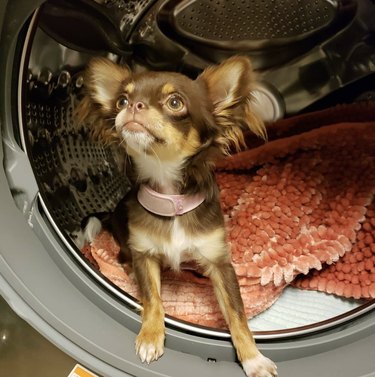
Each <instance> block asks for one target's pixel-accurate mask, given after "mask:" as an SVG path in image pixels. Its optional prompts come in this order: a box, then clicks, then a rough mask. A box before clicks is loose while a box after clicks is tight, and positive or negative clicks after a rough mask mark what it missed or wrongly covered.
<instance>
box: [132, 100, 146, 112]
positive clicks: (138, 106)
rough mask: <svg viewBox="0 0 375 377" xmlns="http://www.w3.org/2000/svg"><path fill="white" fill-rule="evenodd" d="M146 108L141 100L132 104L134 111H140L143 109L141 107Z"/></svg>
mask: <svg viewBox="0 0 375 377" xmlns="http://www.w3.org/2000/svg"><path fill="white" fill-rule="evenodd" d="M145 108H146V105H145V104H144V103H143V102H140V101H139V102H136V103H135V104H134V110H135V111H141V110H143V109H145Z"/></svg>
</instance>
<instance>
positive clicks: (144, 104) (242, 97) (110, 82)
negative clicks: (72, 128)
mask: <svg viewBox="0 0 375 377" xmlns="http://www.w3.org/2000/svg"><path fill="white" fill-rule="evenodd" d="M253 82H254V79H253V72H252V69H251V64H250V61H249V59H247V58H246V57H241V56H238V57H233V58H230V59H228V60H226V61H225V62H223V63H222V64H220V65H218V66H213V67H209V68H207V69H206V70H205V71H203V73H202V74H201V75H200V76H198V78H197V79H196V80H191V79H190V78H188V77H186V76H184V75H182V74H179V73H172V72H142V73H132V72H131V70H130V69H129V68H127V67H125V66H119V65H117V64H115V63H113V62H111V61H110V60H108V59H104V58H94V59H93V60H91V62H90V63H89V66H88V69H87V71H86V80H85V85H86V96H85V98H84V100H83V101H82V104H81V106H80V107H79V109H78V116H79V118H80V120H81V121H84V120H86V118H90V117H91V118H92V119H93V118H96V119H104V120H105V121H102V122H98V123H99V124H100V125H99V126H98V125H94V127H97V128H96V129H95V130H94V133H96V134H99V135H101V136H102V138H104V139H105V140H106V141H111V140H114V139H115V140H117V141H118V142H119V143H120V144H121V145H123V146H124V147H125V148H126V150H127V152H128V153H129V155H131V156H136V155H137V154H139V153H141V154H145V153H146V154H150V155H155V157H157V158H158V159H160V160H163V159H164V158H166V159H169V158H171V157H173V156H175V157H177V156H179V157H180V158H181V159H186V158H189V157H191V156H193V155H195V154H197V153H199V151H200V150H203V149H204V150H206V151H207V150H210V151H212V152H213V153H212V154H215V152H217V151H219V152H221V153H223V154H226V153H228V151H229V150H230V149H233V148H235V149H239V148H240V146H241V145H242V144H244V140H243V134H242V130H244V129H250V130H251V131H253V132H254V133H255V134H257V135H259V136H261V137H264V136H265V129H264V126H263V123H262V122H261V120H260V119H258V118H257V116H256V115H255V114H254V113H253V112H252V110H251V89H252V84H253ZM94 114H96V115H94ZM216 154H217V153H216Z"/></svg>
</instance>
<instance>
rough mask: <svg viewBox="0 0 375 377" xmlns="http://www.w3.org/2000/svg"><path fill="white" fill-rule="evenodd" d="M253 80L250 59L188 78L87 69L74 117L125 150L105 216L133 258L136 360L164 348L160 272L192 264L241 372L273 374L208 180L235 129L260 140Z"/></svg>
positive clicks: (96, 65)
mask: <svg viewBox="0 0 375 377" xmlns="http://www.w3.org/2000/svg"><path fill="white" fill-rule="evenodd" d="M254 82H255V81H254V74H253V72H252V67H251V63H250V61H249V59H248V58H246V57H242V56H236V57H232V58H230V59H228V60H226V61H224V62H223V63H221V64H220V65H217V66H212V67H208V68H206V69H205V70H204V71H203V72H202V73H201V74H200V75H199V76H198V77H197V78H196V79H195V80H192V79H190V78H188V77H187V76H185V75H182V74H180V73H172V72H151V71H148V72H141V73H133V72H132V71H131V70H130V69H129V68H128V67H126V66H120V65H117V64H115V63H113V62H112V61H110V60H108V59H105V58H94V59H93V60H91V61H90V63H89V65H88V67H87V70H86V72H85V94H84V97H83V98H82V100H81V102H80V104H79V106H78V109H77V115H78V121H79V123H85V124H90V127H91V129H92V133H93V134H94V135H95V136H97V137H99V139H102V140H104V141H105V142H107V143H116V144H117V145H118V146H120V147H121V148H123V149H124V151H125V152H126V155H127V156H128V160H129V165H131V169H132V171H131V173H129V172H127V174H128V175H130V176H131V181H132V184H133V188H132V190H131V191H130V193H129V194H128V195H127V196H126V197H125V199H124V200H123V201H122V202H121V203H120V204H119V206H118V207H117V209H116V210H115V212H114V213H113V219H112V220H111V221H112V223H113V224H115V225H114V226H112V228H111V229H112V231H114V233H115V234H114V236H115V238H116V239H117V240H119V243H120V246H121V249H122V251H123V252H124V253H125V254H127V255H128V256H130V257H131V261H132V269H133V272H134V275H135V277H136V280H137V282H138V285H139V289H140V294H141V303H142V307H143V309H142V325H141V329H140V332H139V334H138V336H137V338H136V344H135V348H136V352H137V354H138V355H139V357H140V359H141V360H142V362H147V363H150V362H151V361H153V360H157V359H158V358H159V357H160V356H161V355H162V354H163V352H164V339H165V325H164V309H163V303H162V301H161V298H160V285H161V283H160V275H161V271H162V268H164V267H170V268H172V269H174V270H178V269H179V268H180V266H181V263H183V262H187V261H193V262H194V263H195V264H197V265H198V266H199V268H200V271H202V273H203V275H204V276H206V277H208V278H209V279H211V281H212V284H213V287H214V291H215V294H216V297H217V299H218V302H219V304H220V308H221V310H222V313H223V316H224V318H225V320H226V323H227V325H228V328H229V330H230V333H231V338H232V342H233V345H234V347H235V349H236V352H237V356H238V359H239V361H240V362H241V364H242V367H243V369H244V371H245V373H246V375H247V376H248V377H271V376H276V375H277V372H276V366H275V364H274V363H273V362H272V361H271V360H269V359H268V358H266V357H264V356H263V355H262V354H261V353H260V352H259V350H258V349H257V347H256V344H255V341H254V339H253V336H252V334H251V331H250V329H249V327H248V321H247V318H246V315H245V311H244V306H243V302H242V299H241V295H240V290H239V285H238V282H237V278H236V274H235V272H234V269H233V266H232V264H231V260H230V255H229V252H228V245H227V242H226V234H225V226H224V218H223V214H222V212H221V207H220V200H219V190H218V186H217V184H216V180H215V174H214V166H215V161H216V159H217V158H219V157H220V156H223V155H228V154H229V153H230V151H233V150H240V148H241V147H242V146H244V136H243V132H242V130H245V129H247V130H250V131H252V132H253V133H255V134H256V135H258V136H260V137H262V138H265V127H264V125H263V123H262V121H261V120H260V119H259V118H258V117H257V116H256V115H255V114H254V112H253V111H252V103H251V102H252V97H251V91H252V87H253V85H254ZM116 219H117V220H116ZM124 219H126V220H124ZM90 221H91V225H90ZM95 221H97V220H93V219H92V218H91V219H90V220H89V222H88V224H87V226H86V233H90V235H89V236H87V239H88V240H92V239H93V238H94V237H95V235H96V234H97V233H98V232H99V230H100V229H101V225H100V224H99V225H98V224H97V223H96V225H95V224H94V222H95ZM93 229H95V230H94V231H93Z"/></svg>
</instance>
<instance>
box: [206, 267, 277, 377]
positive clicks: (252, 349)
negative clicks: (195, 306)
mask: <svg viewBox="0 0 375 377" xmlns="http://www.w3.org/2000/svg"><path fill="white" fill-rule="evenodd" d="M206 274H207V276H208V277H209V278H210V279H211V281H212V283H213V287H214V290H215V294H216V297H217V299H218V301H219V304H220V308H221V310H222V312H223V315H224V318H225V320H226V322H227V324H228V327H229V331H230V333H231V336H232V342H233V345H234V347H235V349H236V351H237V357H238V359H239V361H240V362H241V364H242V367H243V369H244V371H245V373H246V375H247V376H248V377H273V376H276V375H277V372H276V366H275V364H274V363H273V362H272V361H271V360H270V359H268V358H266V357H264V356H263V355H262V354H261V353H260V352H259V351H258V348H257V346H256V344H255V341H254V338H253V336H252V334H251V331H250V329H249V326H248V323H247V318H246V315H245V310H244V306H243V301H242V298H241V294H240V289H239V285H238V282H237V277H236V273H235V271H234V269H233V266H232V265H231V263H230V262H229V261H227V260H226V261H223V262H220V263H216V264H215V263H210V264H209V265H208V266H207V267H206Z"/></svg>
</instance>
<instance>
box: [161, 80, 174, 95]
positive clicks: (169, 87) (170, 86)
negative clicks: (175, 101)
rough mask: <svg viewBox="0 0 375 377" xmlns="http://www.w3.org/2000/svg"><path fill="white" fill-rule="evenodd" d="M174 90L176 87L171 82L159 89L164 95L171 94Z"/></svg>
mask: <svg viewBox="0 0 375 377" xmlns="http://www.w3.org/2000/svg"><path fill="white" fill-rule="evenodd" d="M175 91H176V88H175V87H174V86H173V84H171V83H166V84H164V86H163V88H162V89H161V92H162V94H164V95H168V94H172V93H174V92H175Z"/></svg>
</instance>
